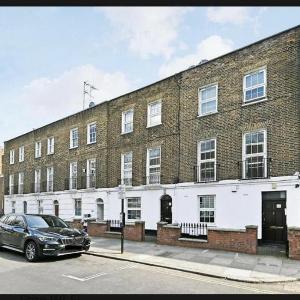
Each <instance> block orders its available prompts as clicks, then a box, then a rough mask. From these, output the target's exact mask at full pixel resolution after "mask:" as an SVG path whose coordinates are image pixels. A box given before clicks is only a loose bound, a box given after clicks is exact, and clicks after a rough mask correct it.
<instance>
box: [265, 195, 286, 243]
mask: <svg viewBox="0 0 300 300" xmlns="http://www.w3.org/2000/svg"><path fill="white" fill-rule="evenodd" d="M285 212H286V191H278V192H277V191H276V192H263V193H262V242H263V243H268V244H285V243H286V242H287V226H286V214H285Z"/></svg>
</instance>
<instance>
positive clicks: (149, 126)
mask: <svg viewBox="0 0 300 300" xmlns="http://www.w3.org/2000/svg"><path fill="white" fill-rule="evenodd" d="M161 124H162V123H159V124H154V125H147V127H146V128H151V127H156V126H159V125H161Z"/></svg>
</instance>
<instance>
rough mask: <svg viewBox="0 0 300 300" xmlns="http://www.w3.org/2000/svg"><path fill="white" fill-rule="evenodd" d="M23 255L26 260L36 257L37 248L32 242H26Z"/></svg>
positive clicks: (35, 258)
mask: <svg viewBox="0 0 300 300" xmlns="http://www.w3.org/2000/svg"><path fill="white" fill-rule="evenodd" d="M25 256H26V259H27V260H28V261H35V260H37V258H38V249H37V246H36V244H35V243H34V242H28V243H27V245H26V247H25Z"/></svg>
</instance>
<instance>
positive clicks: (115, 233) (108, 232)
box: [104, 231, 121, 235]
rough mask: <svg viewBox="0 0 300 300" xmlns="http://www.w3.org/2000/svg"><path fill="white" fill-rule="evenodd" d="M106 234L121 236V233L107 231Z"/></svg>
mask: <svg viewBox="0 0 300 300" xmlns="http://www.w3.org/2000/svg"><path fill="white" fill-rule="evenodd" d="M104 233H107V234H114V235H121V232H117V231H105V232H104Z"/></svg>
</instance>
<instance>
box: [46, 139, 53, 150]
mask: <svg viewBox="0 0 300 300" xmlns="http://www.w3.org/2000/svg"><path fill="white" fill-rule="evenodd" d="M53 153H54V137H50V138H48V142H47V154H53Z"/></svg>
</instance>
